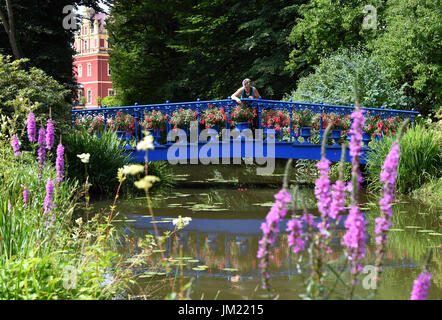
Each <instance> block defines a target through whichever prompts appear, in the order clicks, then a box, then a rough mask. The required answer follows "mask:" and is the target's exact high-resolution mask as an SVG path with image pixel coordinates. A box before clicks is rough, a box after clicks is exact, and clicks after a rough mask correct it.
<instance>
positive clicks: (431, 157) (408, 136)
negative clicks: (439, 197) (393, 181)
mask: <svg viewBox="0 0 442 320" xmlns="http://www.w3.org/2000/svg"><path fill="white" fill-rule="evenodd" d="M395 139H396V137H395V136H389V137H385V138H384V139H382V140H380V141H377V142H371V143H370V147H371V150H370V151H369V152H368V161H367V165H366V172H367V178H368V181H369V185H368V188H369V190H371V191H378V190H380V189H381V183H380V181H379V175H380V172H381V168H382V165H383V161H384V159H385V157H386V155H387V154H388V152H389V150H390V147H391V145H392V143H393V141H394V140H395ZM400 149H401V157H400V161H399V167H398V179H397V186H396V188H397V190H398V191H399V192H401V193H409V192H411V191H413V190H415V189H418V188H419V187H421V186H422V185H423V184H425V183H426V182H429V181H431V179H433V178H439V177H441V176H442V171H441V168H442V147H441V145H440V144H438V143H437V132H436V131H435V130H434V129H432V128H427V127H426V126H424V125H422V124H417V125H416V126H414V127H411V128H409V130H408V131H407V132H406V133H405V134H404V136H403V138H402V140H401V143H400Z"/></svg>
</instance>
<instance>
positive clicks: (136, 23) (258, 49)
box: [107, 0, 306, 104]
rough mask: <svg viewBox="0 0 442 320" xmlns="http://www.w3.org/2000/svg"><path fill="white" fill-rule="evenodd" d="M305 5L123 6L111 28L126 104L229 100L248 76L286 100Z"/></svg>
mask: <svg viewBox="0 0 442 320" xmlns="http://www.w3.org/2000/svg"><path fill="white" fill-rule="evenodd" d="M304 2H306V1H305V0H299V1H296V3H293V1H287V0H284V1H275V0H273V1H262V0H259V1H253V2H250V1H244V0H241V1H233V0H221V1H215V2H214V1H209V0H204V1H199V2H198V3H197V4H196V3H195V2H194V1H173V0H168V1H161V2H158V1H148V0H146V1H134V0H128V1H117V2H115V4H114V7H113V9H112V11H111V17H110V18H109V19H108V22H107V23H108V24H107V28H108V30H109V35H110V42H111V43H112V48H113V51H112V52H111V57H110V64H111V67H112V81H113V82H114V85H115V87H116V88H117V89H118V91H119V92H120V95H121V100H122V101H123V103H124V104H133V103H134V102H142V103H159V102H164V101H165V100H170V101H191V100H195V99H196V98H198V97H200V98H201V99H218V98H223V99H224V98H225V97H226V96H229V95H230V94H232V93H233V92H234V91H235V90H236V89H237V88H238V87H239V86H240V85H241V81H242V80H243V79H244V78H246V77H248V78H252V79H253V80H254V84H253V85H254V86H256V87H257V88H258V89H259V91H260V93H261V94H262V95H263V97H266V98H280V97H282V95H283V94H284V92H285V91H286V90H287V86H289V87H293V86H294V85H295V82H296V78H293V77H291V76H290V74H289V72H288V71H286V70H285V60H286V59H287V56H288V54H289V46H288V44H287V42H286V38H287V36H288V34H289V32H290V30H291V27H292V26H293V24H294V22H295V19H296V17H297V16H298V13H297V12H298V7H299V4H302V3H304ZM298 3H299V4H298ZM123 61H124V63H122V62H123ZM226 79H230V80H226Z"/></svg>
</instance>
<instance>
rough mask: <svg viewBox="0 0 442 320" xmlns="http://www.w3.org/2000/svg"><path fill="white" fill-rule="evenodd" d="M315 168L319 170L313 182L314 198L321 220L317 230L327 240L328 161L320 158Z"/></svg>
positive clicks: (329, 198)
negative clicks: (318, 174)
mask: <svg viewBox="0 0 442 320" xmlns="http://www.w3.org/2000/svg"><path fill="white" fill-rule="evenodd" d="M316 166H317V167H318V169H319V172H320V176H319V178H318V179H316V181H315V196H316V199H318V211H319V213H320V214H321V218H322V222H321V223H319V224H318V228H319V230H320V232H321V234H322V235H323V236H325V237H326V238H327V237H328V229H329V221H328V217H329V210H330V206H331V195H330V179H329V178H328V173H329V171H330V161H329V160H328V159H326V158H322V159H321V160H320V161H319V162H318V163H317V164H316Z"/></svg>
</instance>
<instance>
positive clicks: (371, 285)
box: [362, 265, 378, 290]
mask: <svg viewBox="0 0 442 320" xmlns="http://www.w3.org/2000/svg"><path fill="white" fill-rule="evenodd" d="M362 273H363V274H366V273H368V275H366V276H365V277H364V279H362V287H363V288H364V289H366V290H376V288H377V276H378V274H377V271H376V267H375V266H373V265H366V266H364V269H363V270H362Z"/></svg>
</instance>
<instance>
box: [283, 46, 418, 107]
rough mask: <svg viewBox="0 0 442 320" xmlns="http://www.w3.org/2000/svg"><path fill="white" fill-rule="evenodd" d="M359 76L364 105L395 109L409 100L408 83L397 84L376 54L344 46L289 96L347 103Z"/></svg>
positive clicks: (351, 101)
mask: <svg viewBox="0 0 442 320" xmlns="http://www.w3.org/2000/svg"><path fill="white" fill-rule="evenodd" d="M356 76H357V78H356ZM356 79H357V83H358V95H359V100H360V101H359V102H360V104H361V106H363V107H381V106H385V107H386V108H394V109H396V108H401V107H402V108H403V107H406V106H407V105H408V103H409V98H408V97H407V96H406V95H405V94H404V88H405V86H404V85H403V86H402V87H401V88H399V89H397V88H395V87H394V86H393V85H392V82H391V80H390V79H389V77H388V75H387V73H386V71H385V70H384V68H383V67H382V66H381V64H380V62H379V61H378V59H377V58H375V57H372V56H369V55H367V54H366V53H362V52H360V51H354V50H353V51H351V50H342V51H339V52H337V53H336V54H334V55H332V56H330V57H325V58H323V59H322V60H321V63H320V64H319V65H318V66H317V67H316V68H315V72H314V73H312V74H310V75H308V76H306V77H304V78H301V79H300V80H299V82H298V87H297V89H296V91H294V92H292V93H291V95H290V96H289V97H288V98H292V99H293V100H294V101H302V102H311V103H320V102H324V103H325V104H338V105H345V106H348V105H351V104H353V103H354V92H353V88H354V86H355V83H356Z"/></svg>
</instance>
